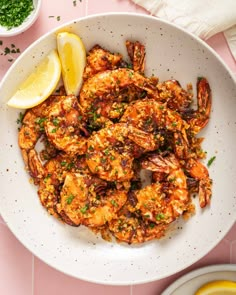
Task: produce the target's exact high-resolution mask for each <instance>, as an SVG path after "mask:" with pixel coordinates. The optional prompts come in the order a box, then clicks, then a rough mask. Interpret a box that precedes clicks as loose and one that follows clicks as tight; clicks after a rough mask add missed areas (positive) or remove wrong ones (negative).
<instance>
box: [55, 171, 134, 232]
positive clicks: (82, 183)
mask: <svg viewBox="0 0 236 295" xmlns="http://www.w3.org/2000/svg"><path fill="white" fill-rule="evenodd" d="M128 188H129V185H128V186H127V188H125V186H124V187H122V188H120V189H117V187H111V186H110V185H109V184H108V183H107V182H106V181H104V180H101V179H99V178H97V177H94V176H91V175H85V174H80V173H67V175H66V178H65V182H64V185H63V187H62V190H61V193H60V199H61V201H60V204H58V205H57V211H58V212H59V214H63V215H66V216H67V218H68V219H69V220H70V221H71V222H72V223H73V224H74V225H77V226H78V225H80V224H83V225H86V226H90V227H100V226H102V225H104V224H106V223H107V222H108V221H110V220H111V219H112V218H114V217H115V216H116V212H117V211H118V210H119V209H120V208H121V207H122V206H123V205H124V204H125V202H126V200H127V190H128Z"/></svg>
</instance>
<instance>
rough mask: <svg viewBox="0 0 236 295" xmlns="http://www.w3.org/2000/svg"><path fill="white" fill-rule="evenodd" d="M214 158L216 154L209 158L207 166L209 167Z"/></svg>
mask: <svg viewBox="0 0 236 295" xmlns="http://www.w3.org/2000/svg"><path fill="white" fill-rule="evenodd" d="M215 159H216V156H213V157H211V158H210V160H209V161H208V162H207V167H210V166H211V164H212V163H213V162H214V161H215Z"/></svg>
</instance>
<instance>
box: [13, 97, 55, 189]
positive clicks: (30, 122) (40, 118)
mask: <svg viewBox="0 0 236 295" xmlns="http://www.w3.org/2000/svg"><path fill="white" fill-rule="evenodd" d="M59 99H60V97H59V96H55V95H52V96H50V97H49V98H48V99H47V100H45V101H44V102H43V103H41V104H39V105H38V106H35V107H33V108H31V109H29V110H27V111H26V113H25V114H24V117H23V120H22V126H21V128H20V130H19V134H18V143H19V146H20V149H21V153H22V157H23V160H24V163H25V166H26V170H27V171H28V172H29V173H30V175H31V176H32V177H34V175H37V177H36V178H41V177H42V168H41V163H40V161H39V159H38V155H37V153H36V151H35V150H34V148H35V145H36V143H37V142H38V140H39V138H40V137H41V136H42V135H43V134H44V133H45V130H44V124H45V121H46V119H47V114H48V108H49V107H50V105H52V104H53V103H55V102H56V101H58V100H59ZM40 171H41V172H40ZM36 183H37V181H36Z"/></svg>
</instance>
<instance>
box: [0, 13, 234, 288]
mask: <svg viewBox="0 0 236 295" xmlns="http://www.w3.org/2000/svg"><path fill="white" fill-rule="evenodd" d="M65 30H66V31H71V32H74V33H76V34H78V35H80V36H81V37H82V39H83V42H84V44H85V46H86V49H87V50H89V49H90V48H91V47H92V46H93V45H94V44H96V43H98V44H100V45H101V46H103V47H105V48H107V49H109V50H111V51H115V52H120V53H122V54H123V55H124V57H125V58H127V53H126V47H125V40H127V39H129V40H139V41H140V42H142V43H144V44H145V46H146V51H147V62H146V74H147V75H148V76H150V75H152V74H154V75H157V76H158V77H159V78H160V80H165V79H170V78H175V79H177V80H179V82H180V83H181V84H182V85H183V86H186V84H187V83H189V82H190V83H192V84H193V85H195V84H196V81H197V77H199V76H206V77H207V78H208V80H209V82H210V85H211V88H212V93H213V108H212V114H211V120H210V123H209V124H208V126H207V127H206V129H205V130H204V132H203V133H202V134H201V135H202V136H205V137H206V139H205V141H204V145H203V149H204V150H206V151H207V152H208V156H207V160H209V158H210V157H212V156H216V160H215V161H214V163H213V164H212V166H211V167H210V169H209V170H210V175H211V177H212V178H213V181H214V184H213V197H212V202H211V206H209V207H207V208H205V210H201V209H200V208H199V205H198V202H197V198H196V199H195V201H196V214H195V215H194V216H193V217H192V218H190V219H189V220H188V221H187V222H183V223H181V222H180V223H178V224H176V225H175V228H176V229H175V230H174V231H172V232H171V238H166V239H164V240H162V241H152V242H148V243H145V244H143V245H139V246H128V245H123V244H118V243H109V242H106V241H104V240H102V239H101V238H99V237H96V236H95V235H94V234H93V233H91V232H90V231H89V230H87V229H86V228H85V227H83V226H81V227H79V228H74V227H70V226H68V225H64V224H62V223H60V222H58V221H57V220H56V219H55V218H53V217H51V216H49V215H48V214H47V212H46V211H45V210H44V208H43V207H42V206H41V204H40V202H39V200H38V197H37V191H36V187H35V186H33V185H31V184H30V182H29V176H28V175H27V173H26V172H25V170H24V164H23V161H22V157H21V154H20V151H19V148H18V143H17V127H18V126H17V124H16V120H17V118H18V115H19V112H20V110H15V109H11V108H8V107H7V105H6V102H7V100H8V99H9V97H10V96H11V95H12V94H13V92H14V91H15V90H16V88H17V86H18V85H19V83H20V82H21V81H22V80H23V79H24V78H25V76H26V75H27V74H28V73H30V72H31V71H32V70H33V69H34V66H35V65H36V63H37V62H38V61H39V60H41V59H42V58H43V57H44V56H45V55H47V54H48V52H49V51H50V50H51V49H53V48H55V47H56V33H57V32H58V31H65ZM235 95H236V84H235V81H234V78H233V75H232V74H231V73H230V71H229V69H228V68H227V67H226V66H225V64H224V63H223V62H222V61H221V60H220V58H219V57H218V56H217V54H215V53H214V51H213V50H212V49H211V48H210V47H208V46H207V45H206V44H205V43H204V42H202V41H201V40H200V39H198V38H196V37H194V36H193V35H191V34H189V33H186V32H185V31H183V30H182V29H179V28H177V27H175V26H173V25H171V24H169V23H167V22H164V21H161V20H159V19H156V18H154V17H150V16H144V15H135V14H105V15H96V16H90V17H86V18H82V19H78V20H74V21H71V22H70V23H68V24H66V25H64V26H62V27H60V28H58V29H56V30H54V31H52V32H49V33H48V34H46V35H45V36H43V37H41V38H40V39H39V40H37V41H36V42H35V43H34V44H32V45H31V46H30V47H29V48H28V49H27V50H26V51H25V52H24V53H23V54H22V55H21V56H20V57H19V58H18V59H17V61H16V62H15V63H14V64H13V65H12V67H11V68H10V70H9V71H8V73H7V74H6V76H5V77H4V79H3V81H2V83H1V85H0V97H1V101H0V126H2V128H1V136H0V147H1V148H0V161H1V165H0V181H1V194H0V212H1V214H2V217H3V218H4V220H5V221H6V223H7V225H8V226H9V228H10V229H11V230H12V232H13V233H14V234H15V236H16V237H17V238H18V239H19V240H20V241H21V242H22V243H23V244H24V245H25V246H26V247H27V248H28V249H29V250H30V251H32V253H34V254H35V255H36V256H37V257H39V258H40V259H42V260H43V261H45V262H46V263H47V264H49V265H51V266H52V267H54V268H56V269H58V270H60V271H62V272H64V273H66V274H69V275H72V276H74V277H76V278H80V279H84V280H88V281H92V282H97V283H104V284H113V285H127V284H138V283H144V282H150V281H153V280H158V279H161V278H164V277H167V276H169V275H172V274H174V273H176V272H178V271H180V270H182V269H184V268H186V267H188V266H189V265H191V264H193V263H194V262H196V261H197V260H199V259H200V258H202V257H203V256H204V255H205V254H207V253H208V252H209V251H210V250H211V249H212V248H213V247H214V246H215V245H216V244H217V243H218V242H219V241H220V240H221V239H222V238H223V237H224V235H225V234H226V233H227V232H228V230H229V229H230V228H231V226H232V225H233V223H234V221H235V220H236V216H235V215H236V195H235V187H236V177H235V175H236V161H235V154H236V121H235V109H236V97H235Z"/></svg>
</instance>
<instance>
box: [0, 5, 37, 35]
mask: <svg viewBox="0 0 236 295" xmlns="http://www.w3.org/2000/svg"><path fill="white" fill-rule="evenodd" d="M41 2H42V0H33V4H34V9H33V10H32V12H31V13H30V15H29V16H28V17H27V18H26V19H25V20H24V21H23V23H22V24H21V25H20V26H18V27H13V28H11V29H9V30H8V29H7V28H6V27H3V26H1V25H0V37H11V36H15V35H18V34H20V33H22V32H24V31H26V30H27V29H29V28H30V27H31V26H32V25H33V24H34V22H35V21H36V19H37V18H38V16H39V12H40V7H41Z"/></svg>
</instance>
